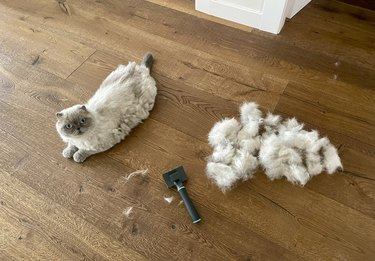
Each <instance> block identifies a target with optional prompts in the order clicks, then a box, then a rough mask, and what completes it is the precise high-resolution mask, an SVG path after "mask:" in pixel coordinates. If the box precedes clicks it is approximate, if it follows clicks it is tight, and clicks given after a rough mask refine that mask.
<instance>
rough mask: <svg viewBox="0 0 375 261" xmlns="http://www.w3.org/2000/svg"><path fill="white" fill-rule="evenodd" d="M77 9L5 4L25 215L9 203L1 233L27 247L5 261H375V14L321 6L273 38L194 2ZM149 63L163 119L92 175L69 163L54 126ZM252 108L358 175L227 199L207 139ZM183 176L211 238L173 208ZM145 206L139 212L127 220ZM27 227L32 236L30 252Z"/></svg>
mask: <svg viewBox="0 0 375 261" xmlns="http://www.w3.org/2000/svg"><path fill="white" fill-rule="evenodd" d="M68 3H69V5H70V6H71V15H67V14H66V13H64V12H63V11H62V10H61V9H60V7H59V6H58V3H57V2H56V1H47V0H41V1H36V0H33V1H28V2H22V1H14V0H13V1H10V0H1V1H0V9H1V11H0V16H1V18H2V22H0V23H2V25H3V27H1V29H0V32H2V33H1V34H0V42H2V41H4V43H5V44H4V45H3V46H2V47H1V48H3V49H1V48H0V49H1V50H0V111H1V112H2V113H0V138H1V139H0V146H1V147H2V149H1V151H0V169H1V171H2V172H1V173H0V174H1V175H0V182H1V184H3V183H4V182H5V184H6V185H5V186H2V187H0V191H1V193H0V195H1V200H3V198H5V199H6V200H7V202H12V204H11V205H7V206H6V207H3V206H1V205H0V233H1V232H2V231H4V234H5V235H6V237H7V238H8V237H11V238H12V240H13V241H9V240H6V241H5V240H2V237H1V235H2V234H1V235H0V259H2V258H3V259H5V260H8V259H9V260H12V259H16V260H18V259H25V255H24V253H23V252H22V250H23V248H24V249H25V252H26V253H28V252H30V251H31V250H35V252H34V253H31V254H30V255H31V256H37V255H38V254H37V253H45V249H47V248H48V247H49V246H51V249H52V250H53V251H52V253H48V254H53V255H54V258H52V259H59V257H61V255H62V256H63V257H66V259H79V258H83V259H84V258H86V259H99V260H116V259H120V260H122V259H126V258H129V259H137V257H139V258H147V259H153V260H169V259H172V258H173V257H175V256H176V254H175V253H178V254H179V256H184V257H186V258H188V259H192V260H195V259H215V260H231V259H234V260H247V259H258V260H259V259H260V260H269V259H271V260H278V259H280V258H281V259H287V260H296V259H311V260H316V259H325V260H326V259H327V260H331V259H339V260H372V259H373V256H375V253H374V249H373V245H374V243H375V238H374V235H373V233H371V232H372V231H374V229H375V228H374V227H375V223H374V222H375V219H374V214H375V208H374V207H373V206H374V191H375V186H374V181H375V180H374V175H373V169H374V166H373V163H374V162H375V160H374V157H375V149H374V148H375V146H374V144H373V139H372V136H373V135H372V133H373V132H374V131H373V127H374V119H373V117H372V115H373V112H374V106H373V102H372V100H373V98H374V92H373V82H374V69H373V65H374V57H372V56H373V55H372V54H373V51H374V49H373V48H372V45H371V42H373V38H374V31H373V29H374V19H373V18H374V17H375V16H374V12H371V11H367V10H363V9H359V8H353V7H350V6H347V5H345V4H341V3H338V2H337V1H333V2H330V3H326V2H325V1H320V0H316V1H314V2H312V3H311V4H310V5H309V6H308V7H307V8H305V9H304V10H303V11H302V12H301V13H299V14H298V15H297V16H296V17H295V19H293V20H292V21H291V22H288V24H287V25H286V28H285V34H283V33H282V34H281V35H279V36H272V35H269V34H265V33H261V32H259V31H256V30H253V31H250V32H248V31H245V30H239V29H238V28H235V27H232V26H231V25H223V24H219V22H217V21H215V20H211V19H209V18H207V17H204V16H201V15H197V13H196V12H195V11H192V10H191V9H189V8H191V7H192V2H191V1H182V0H177V1H173V3H172V2H171V1H169V0H147V1H134V0H125V1H119V0H115V1H106V0H100V1H93V0H92V1H91V0H90V1H79V0H77V1H73V2H72V1H69V0H68ZM8 24H9V26H8ZM28 28H33V29H34V30H35V28H36V29H37V30H40V31H41V33H40V32H37V31H35V32H32V30H29V29H28ZM303 29H308V30H306V31H303ZM28 30H29V31H30V32H29V31H28ZM316 32H318V33H316ZM4 35H7V36H9V37H8V38H9V39H10V40H9V41H10V42H11V44H9V42H8V43H7V42H6V40H7V39H6V38H5V37H3V36H4ZM23 37H26V38H27V39H28V40H29V42H31V41H33V42H35V43H36V44H35V46H33V45H32V44H29V45H25V44H24V42H23V39H24V38H23ZM53 39H59V41H58V43H53ZM60 40H61V41H60ZM13 45H14V46H13ZM325 45H326V46H325ZM22 46H23V47H24V48H22ZM44 46H48V47H52V48H57V47H58V48H61V53H57V50H58V49H54V50H55V53H53V55H51V56H50V57H48V55H50V54H47V56H45V57H44V56H43V57H42V58H48V59H44V60H43V62H45V64H44V63H42V64H40V66H39V65H38V64H37V63H36V64H35V65H31V64H30V61H29V60H28V59H29V58H28V57H33V56H32V55H33V52H34V51H35V50H37V51H38V50H39V49H40V48H42V47H44ZM34 47H35V49H34ZM70 47H74V49H76V50H78V52H79V54H70V53H69V49H70ZM38 48H39V49H38ZM80 48H82V50H81V49H80ZM40 50H41V51H43V49H40ZM86 50H92V51H95V50H97V51H96V52H95V53H94V54H93V55H92V56H91V57H89V54H91V53H90V52H87V53H86ZM148 50H151V51H153V53H154V55H155V58H156V62H155V66H154V70H153V74H154V76H155V78H156V80H157V82H158V86H159V95H158V98H157V103H156V107H155V109H154V110H153V112H152V115H151V118H150V119H148V120H147V121H145V123H144V124H142V125H140V126H139V127H138V128H136V129H135V130H134V132H132V133H131V135H130V136H129V137H127V139H126V140H125V141H124V142H123V143H121V144H119V145H118V146H115V147H114V148H113V149H112V150H110V151H108V152H105V153H101V154H99V155H96V156H93V157H91V158H89V159H88V161H87V162H85V163H84V164H75V163H74V162H72V161H69V160H65V159H62V157H61V150H62V146H63V144H62V142H61V141H60V139H59V137H58V135H57V134H56V131H55V130H54V113H55V112H56V111H58V110H60V109H62V108H65V107H68V106H70V105H72V104H74V103H77V102H81V101H84V100H86V99H87V98H88V97H89V96H91V94H92V93H93V91H94V90H95V89H96V87H97V85H98V84H99V83H100V81H101V80H102V79H103V78H104V76H105V75H106V74H107V73H108V72H109V71H111V70H112V69H113V68H114V67H115V66H116V65H117V64H118V63H126V62H127V61H128V60H140V58H141V57H142V55H143V54H144V52H146V51H148ZM63 54H64V55H67V56H68V58H67V59H66V60H65V61H64V59H63V58H64V57H63ZM82 54H84V55H82ZM88 57H89V58H88ZM84 61H86V62H84ZM82 62H83V64H82ZM42 66H45V67H42ZM46 71H48V72H49V73H48V72H46ZM72 72H73V73H72ZM71 73H72V74H71ZM70 74H71V75H70ZM56 75H57V76H58V77H57V76H56ZM69 75H70V76H69ZM66 77H68V79H69V81H66V80H64V79H63V78H66ZM283 93H284V94H283ZM280 94H282V96H281V100H280V102H279V105H278V106H276V104H277V103H278V101H279V97H280ZM245 99H249V100H251V99H255V100H257V101H258V102H259V103H260V104H261V105H262V106H263V109H265V110H271V111H273V110H274V108H275V107H276V112H277V113H281V114H283V115H286V116H298V118H299V119H302V120H305V121H306V122H307V127H314V128H317V129H318V130H319V131H320V132H321V133H322V134H323V135H328V136H329V138H330V139H331V140H332V141H333V142H334V143H335V144H336V145H338V146H339V147H340V156H341V157H342V159H343V162H344V173H337V174H335V175H332V176H329V175H325V174H323V175H320V176H318V177H315V178H314V179H312V181H311V182H310V183H308V185H307V186H306V187H305V188H299V187H295V186H292V185H291V184H289V183H287V182H286V181H284V180H279V181H275V182H270V181H269V180H267V179H266V177H265V176H264V174H263V173H258V174H257V176H256V179H254V180H251V181H248V182H245V183H242V184H240V185H239V186H238V187H237V188H236V189H235V190H233V191H232V192H230V193H228V194H226V195H223V194H221V192H219V191H218V189H217V188H216V187H215V186H214V185H213V184H211V183H210V181H209V180H208V179H207V178H206V177H205V176H204V168H205V158H206V157H207V156H208V155H209V154H210V148H209V146H208V145H207V141H206V135H207V132H208V131H209V129H210V128H211V126H212V125H213V123H214V122H216V121H217V120H218V119H220V118H222V117H225V116H232V115H236V114H237V110H238V105H239V103H241V102H243V101H244V100H245ZM323 112H324V113H323ZM181 163H183V164H184V166H185V169H186V170H187V173H188V175H189V183H188V184H187V188H188V190H189V192H190V194H191V197H192V198H193V200H194V202H195V203H196V206H197V208H198V210H199V212H200V213H201V215H202V217H203V220H202V223H201V224H200V225H198V226H195V225H192V224H191V223H190V220H189V218H188V216H187V214H186V211H185V209H184V207H183V206H181V205H178V200H177V199H176V200H175V201H174V202H172V203H171V204H170V205H168V204H167V203H166V202H165V201H164V199H163V196H166V195H168V196H170V195H174V196H177V194H176V192H173V191H169V190H168V189H167V188H166V187H165V185H164V184H163V181H162V180H161V178H160V174H161V173H163V172H165V171H166V170H168V169H169V168H172V167H175V166H176V165H180V164H181ZM140 168H149V176H148V177H147V178H146V179H142V178H140V177H137V178H134V179H131V180H129V181H128V182H124V180H125V176H126V175H127V174H129V173H130V172H132V171H133V170H136V169H140ZM3 173H5V174H3ZM3 191H5V192H3ZM3 194H4V196H3ZM9 206H11V207H10V208H9ZM129 206H133V207H134V211H135V214H134V217H133V219H130V220H127V219H125V218H124V216H123V211H124V209H125V208H126V207H129ZM4 209H6V210H7V212H4V211H3V210H4ZM23 215H27V217H31V219H30V222H24V221H20V220H21V219H22V218H23ZM20 218H21V219H20ZM60 219H63V220H65V221H64V222H63V223H61V222H60ZM3 224H4V226H2V225H3ZM21 226H22V227H26V228H27V229H28V231H31V232H29V233H25V235H26V238H25V240H24V241H22V242H18V241H19V240H18V239H14V236H13V235H17V233H19V232H20V231H18V230H17V229H18V227H21ZM3 227H5V228H6V229H7V230H2V229H3ZM77 227H78V229H76V228H77ZM85 230H87V231H88V233H84V231H85ZM9 231H13V232H9ZM96 233H98V235H96ZM53 237H54V238H53ZM2 242H4V243H2ZM13 242H14V244H13ZM28 242H29V243H30V244H29V243H28ZM38 242H39V244H42V245H41V246H39V245H38ZM98 242H100V245H99V246H98V245H97V244H98ZM18 243H23V244H25V245H24V246H21V247H20V248H18V249H16V247H17V245H16V244H18ZM26 244H27V245H26ZM4 246H5V247H6V249H7V250H8V251H7V252H5V253H3V252H2V251H1V249H2V247H3V248H4ZM107 246H110V247H107ZM9 249H10V251H9ZM125 252H126V253H125ZM126 255H127V256H126ZM129 255H135V256H136V257H134V258H132V257H130V256H129ZM43 257H44V256H43ZM26 258H27V257H26ZM43 259H48V257H47V256H46V258H43ZM60 259H61V258H60Z"/></svg>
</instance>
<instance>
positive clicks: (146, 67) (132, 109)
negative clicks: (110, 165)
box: [56, 53, 157, 162]
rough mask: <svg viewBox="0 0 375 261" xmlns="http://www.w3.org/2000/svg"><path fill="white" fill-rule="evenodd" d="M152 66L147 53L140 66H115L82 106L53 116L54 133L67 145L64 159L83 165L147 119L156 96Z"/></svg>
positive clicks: (76, 106) (131, 63) (150, 58)
mask: <svg viewBox="0 0 375 261" xmlns="http://www.w3.org/2000/svg"><path fill="white" fill-rule="evenodd" d="M152 63H153V57H152V55H151V54H150V53H147V54H146V55H145V56H144V58H143V61H142V63H141V64H140V65H138V64H136V63H135V62H130V63H129V64H128V65H126V66H125V65H119V66H118V67H117V69H116V70H115V71H113V72H112V73H111V74H109V75H108V76H107V78H106V79H105V80H104V81H103V82H102V84H101V85H100V87H99V89H98V90H97V91H96V93H95V94H94V96H93V97H91V99H90V100H89V101H88V102H87V103H86V104H79V105H74V106H72V107H70V108H67V109H64V110H62V111H61V112H58V113H57V114H56V116H57V123H56V129H57V131H58V133H59V134H60V136H61V138H62V140H63V141H64V142H66V143H67V144H68V146H67V147H66V148H65V149H64V150H63V156H64V157H65V158H72V157H73V159H74V160H75V161H76V162H83V161H84V160H85V159H86V158H87V157H88V156H90V155H93V154H96V153H99V152H102V151H105V150H108V149H110V148H111V147H113V146H114V145H115V144H117V143H119V142H120V141H121V140H123V139H124V138H125V137H126V136H127V135H128V134H129V132H130V131H131V129H133V128H134V127H135V126H137V125H138V124H139V123H140V122H141V121H142V120H144V119H146V118H147V117H148V116H149V111H150V110H151V109H152V108H153V106H154V102H155V97H156V92H157V90H156V83H155V80H154V79H153V78H152V77H151V75H150V71H151V67H152Z"/></svg>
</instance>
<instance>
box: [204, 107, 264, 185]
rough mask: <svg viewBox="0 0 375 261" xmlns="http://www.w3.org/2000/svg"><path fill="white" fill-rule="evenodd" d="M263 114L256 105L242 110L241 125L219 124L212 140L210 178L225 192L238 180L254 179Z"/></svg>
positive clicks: (225, 121)
mask: <svg viewBox="0 0 375 261" xmlns="http://www.w3.org/2000/svg"><path fill="white" fill-rule="evenodd" d="M260 122H261V112H260V110H259V109H258V108H257V105H256V104H244V105H243V106H242V107H241V124H240V123H239V122H238V121H237V120H236V119H234V118H233V119H225V120H223V121H221V122H218V123H216V124H215V126H214V127H213V128H212V129H211V131H210V133H209V135H208V140H209V143H210V145H211V146H212V147H213V153H212V155H211V157H210V159H209V161H208V164H207V175H208V177H209V178H211V179H212V180H214V182H215V183H216V184H217V185H218V186H219V187H220V188H221V190H222V191H223V192H225V191H227V190H229V189H231V187H232V186H233V184H235V183H236V182H237V181H238V180H240V179H241V180H247V179H250V178H252V176H253V174H254V172H255V171H256V169H257V167H258V159H257V157H256V154H257V152H258V149H259V145H260V139H259V136H258V132H259V124H260Z"/></svg>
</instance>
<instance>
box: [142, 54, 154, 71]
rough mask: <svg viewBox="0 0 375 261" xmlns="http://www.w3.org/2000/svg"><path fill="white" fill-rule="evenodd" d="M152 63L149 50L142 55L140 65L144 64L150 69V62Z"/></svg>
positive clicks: (152, 58)
mask: <svg viewBox="0 0 375 261" xmlns="http://www.w3.org/2000/svg"><path fill="white" fill-rule="evenodd" d="M153 63H154V57H153V56H152V54H151V53H150V52H148V53H146V54H145V55H144V56H143V60H142V65H144V66H146V67H147V68H148V69H149V70H150V71H151V68H152V64H153Z"/></svg>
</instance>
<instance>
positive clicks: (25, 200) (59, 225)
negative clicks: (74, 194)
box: [0, 170, 141, 260]
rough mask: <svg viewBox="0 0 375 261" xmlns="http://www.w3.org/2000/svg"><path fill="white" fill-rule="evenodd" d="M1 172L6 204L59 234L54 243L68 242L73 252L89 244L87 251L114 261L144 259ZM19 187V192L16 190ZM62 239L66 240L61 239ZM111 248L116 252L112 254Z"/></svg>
mask: <svg viewBox="0 0 375 261" xmlns="http://www.w3.org/2000/svg"><path fill="white" fill-rule="evenodd" d="M0 171H1V175H0V180H1V182H2V184H3V185H2V187H1V192H2V200H3V202H5V204H6V205H9V206H10V207H11V208H12V209H13V211H15V212H19V213H25V216H27V217H28V218H29V219H31V220H33V221H32V222H35V223H36V226H42V227H44V228H46V229H47V230H48V231H56V234H57V235H59V236H58V237H57V238H56V237H55V238H53V237H52V236H51V241H54V240H55V241H59V240H62V241H65V240H67V242H65V244H67V245H69V244H73V246H72V247H71V249H70V251H73V252H74V251H77V252H78V251H79V250H78V249H80V248H84V246H85V245H86V246H85V247H86V250H85V251H88V252H89V253H91V254H96V255H97V256H98V258H99V259H100V255H102V254H103V256H104V257H105V258H110V259H114V260H119V258H124V259H136V260H140V259H141V256H140V255H139V254H137V253H136V252H134V251H131V250H130V249H126V248H125V247H124V246H122V245H120V244H119V243H118V242H116V241H114V240H111V239H110V238H108V237H106V236H105V235H103V234H102V233H100V232H99V231H98V230H97V229H96V228H95V227H93V226H92V225H89V224H87V222H84V221H83V220H82V219H81V218H79V217H77V216H76V215H74V214H72V213H71V212H69V211H66V209H64V208H63V207H62V206H61V205H58V204H56V203H54V202H53V201H51V200H49V199H47V198H46V197H43V196H41V195H40V194H39V193H37V192H36V191H35V190H33V189H32V188H31V187H29V186H27V185H25V184H23V183H21V182H20V181H19V180H17V179H16V178H14V177H12V176H11V175H10V174H9V173H8V172H6V171H4V170H0ZM15 186H16V187H17V189H15ZM60 237H62V238H61V239H60ZM64 238H65V240H64ZM68 242H69V243H68ZM75 244H77V245H75ZM88 246H90V248H89V250H87V247H88ZM68 248H69V246H68ZM108 249H111V250H112V251H108ZM47 259H48V258H46V260H47Z"/></svg>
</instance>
